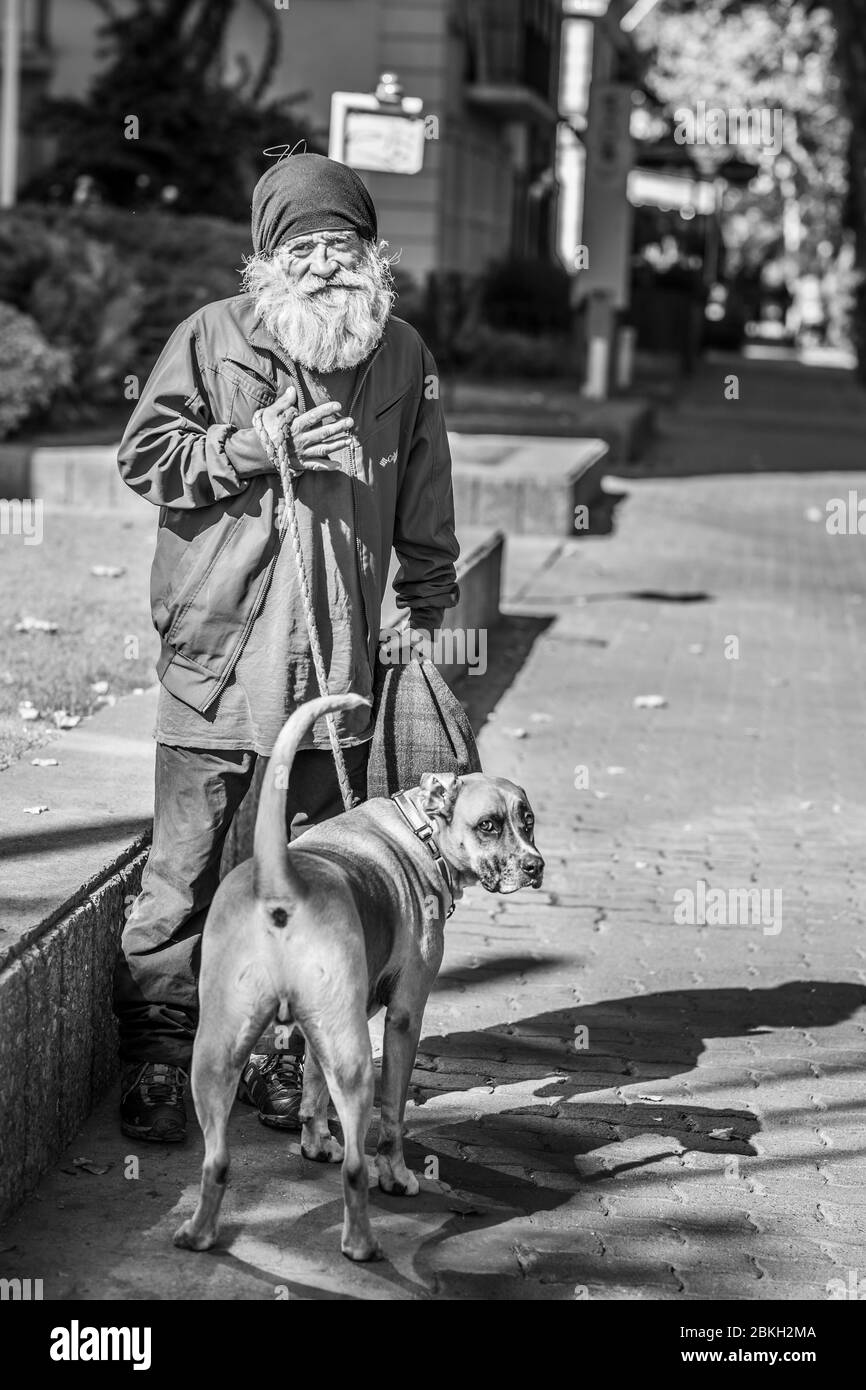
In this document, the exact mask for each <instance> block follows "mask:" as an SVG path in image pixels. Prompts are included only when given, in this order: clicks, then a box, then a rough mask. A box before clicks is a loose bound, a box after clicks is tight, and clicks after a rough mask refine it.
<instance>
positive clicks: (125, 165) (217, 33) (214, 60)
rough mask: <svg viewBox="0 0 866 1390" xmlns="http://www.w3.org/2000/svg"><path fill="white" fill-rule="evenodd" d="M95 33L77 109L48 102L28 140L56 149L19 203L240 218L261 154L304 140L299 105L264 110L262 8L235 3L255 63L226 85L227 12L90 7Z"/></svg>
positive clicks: (276, 104) (294, 98) (274, 41)
mask: <svg viewBox="0 0 866 1390" xmlns="http://www.w3.org/2000/svg"><path fill="white" fill-rule="evenodd" d="M92 3H93V4H94V5H96V6H97V8H98V9H100V10H101V11H102V13H103V14H104V16H105V21H104V23H103V24H102V26H101V28H100V31H99V34H100V40H101V50H100V57H101V58H102V60H103V65H102V67H101V68H100V70H99V72H98V74H97V76H96V77H95V79H94V81H93V83H92V85H91V88H90V91H89V92H88V94H87V97H86V98H85V99H84V100H82V101H79V100H72V99H62V100H48V101H46V103H45V104H44V106H43V109H42V112H41V114H40V117H39V126H40V129H41V130H42V131H43V132H45V133H48V134H53V135H55V137H56V142H57V143H56V155H55V158H54V160H53V162H52V165H51V167H50V168H49V169H47V170H46V171H44V172H43V173H41V174H40V175H39V176H38V178H36V179H34V180H33V181H32V182H31V184H30V185H29V186H28V188H27V189H25V190H24V196H25V197H30V198H32V197H37V198H39V197H41V198H46V197H47V198H52V199H63V200H68V199H69V198H71V197H74V198H76V200H79V201H86V200H88V199H89V198H91V197H102V198H104V199H105V200H106V201H108V202H111V203H116V204H119V205H120V206H123V207H131V208H136V207H146V206H152V205H161V206H164V207H165V206H170V207H172V208H174V209H175V210H176V211H178V212H184V213H208V214H213V215H217V216H222V217H228V218H243V217H246V216H247V215H248V212H249V195H250V191H251V187H252V184H253V183H254V181H255V179H256V177H257V176H258V174H259V173H261V171H262V170H263V169H264V168H265V167H266V166H267V163H268V160H267V158H266V157H265V156H264V155H263V154H262V151H263V150H264V149H265V148H268V147H269V146H271V145H283V144H288V145H290V146H291V145H294V144H295V143H297V142H298V141H300V140H307V141H308V144H309V146H310V148H315V147H316V142H315V141H314V140H313V139H312V137H311V133H310V129H309V127H308V126H307V125H306V123H305V122H304V121H303V120H302V118H300V117H299V116H298V115H297V114H296V113H295V112H294V111H293V110H292V108H293V106H294V105H295V103H297V102H298V101H299V100H300V99H301V97H302V96H303V95H304V94H303V93H294V94H293V95H290V96H283V97H279V98H272V99H271V100H265V99H264V93H265V91H266V89H267V87H268V84H269V83H270V81H271V78H272V76H273V73H274V70H275V67H276V64H277V61H278V58H279V52H280V23H279V15H278V13H277V11H276V10H275V8H274V5H273V4H272V3H271V0H247V3H248V4H250V5H252V6H253V8H255V9H256V11H257V12H258V14H259V15H260V17H261V21H262V40H263V44H262V49H261V57H260V59H259V61H258V63H257V65H254V64H253V62H251V61H250V60H249V58H246V57H243V58H240V59H239V60H238V62H237V64H236V68H237V73H236V77H235V80H233V81H232V80H229V78H228V76H227V74H226V70H225V69H226V62H225V40H226V34H227V31H228V27H229V24H230V22H231V20H232V17H233V14H234V12H235V10H236V8H237V5H236V0H134V3H133V6H132V8H131V9H130V7H129V5H128V4H127V5H125V6H124V7H123V12H122V13H119V12H118V11H117V10H116V9H115V5H114V3H113V0H92Z"/></svg>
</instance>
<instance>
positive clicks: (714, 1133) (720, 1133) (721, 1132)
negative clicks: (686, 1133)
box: [708, 1125, 734, 1140]
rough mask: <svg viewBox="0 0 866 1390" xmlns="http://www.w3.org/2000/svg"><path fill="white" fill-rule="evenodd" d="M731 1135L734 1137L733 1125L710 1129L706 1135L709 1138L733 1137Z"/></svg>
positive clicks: (722, 1138)
mask: <svg viewBox="0 0 866 1390" xmlns="http://www.w3.org/2000/svg"><path fill="white" fill-rule="evenodd" d="M733 1137H734V1127H733V1125H731V1126H729V1128H728V1129H711V1130H710V1132H709V1135H708V1138H710V1139H719V1140H725V1139H733Z"/></svg>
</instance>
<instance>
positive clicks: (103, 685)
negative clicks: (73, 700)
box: [90, 681, 108, 695]
mask: <svg viewBox="0 0 866 1390" xmlns="http://www.w3.org/2000/svg"><path fill="white" fill-rule="evenodd" d="M90 689H91V690H92V691H93V693H94V695H107V694H108V681H94V682H93V684H92V685H91V687H90Z"/></svg>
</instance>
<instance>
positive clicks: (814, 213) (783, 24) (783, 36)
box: [636, 0, 866, 279]
mask: <svg viewBox="0 0 866 1390" xmlns="http://www.w3.org/2000/svg"><path fill="white" fill-rule="evenodd" d="M838 3H839V6H840V8H844V7H845V6H848V5H849V4H850V0H838ZM857 3H858V7H859V8H860V10H861V12H863V11H864V10H866V0H857ZM636 37H637V39H638V41H639V42H640V43H641V45H642V46H643V47H645V48H647V49H648V50H649V53H648V59H649V67H648V74H647V75H648V80H649V83H650V85H651V87H652V88H653V89H654V91H655V92H656V93H657V94H658V95H659V97H660V98H661V99H662V101H664V102H665V104H666V105H667V106H668V108H669V110H670V111H671V112H673V111H674V110H675V109H676V108H677V107H686V108H690V109H692V110H693V109H694V108H695V105H696V103H697V102H698V101H703V102H705V103H706V105H707V107H708V108H709V107H717V108H721V109H722V110H724V111H730V110H748V109H754V108H761V107H766V108H769V109H770V110H771V111H777V110H778V111H779V112H781V120H780V126H779V137H780V139H779V141H778V147H777V148H774V149H773V150H768V149H764V150H761V149H760V148H758V147H755V146H752V147H751V148H749V147H743V148H742V150H741V151H740V153H742V154H744V155H746V157H747V158H752V159H754V160H755V161H756V169H755V174H756V177H755V179H754V180H753V181H752V182H751V184H749V185H748V187H732V188H730V189H729V191H728V194H727V196H726V202H725V213H726V216H725V240H726V244H727V246H728V249H729V252H730V253H731V254H730V256H729V268H730V269H738V268H739V267H740V266H746V267H749V268H756V267H758V266H759V265H761V264H765V263H766V262H768V261H770V260H774V259H777V258H780V257H781V258H784V260H785V262H786V271H787V274H788V276H789V277H790V278H791V279H794V278H796V276H797V275H798V274H799V273H801V272H802V271H803V270H805V269H806V268H807V267H808V266H811V265H812V264H813V263H814V262H815V260H816V257H818V256H819V248H820V255H821V256H822V257H823V258H824V259H825V260H826V259H827V258H828V257H829V256H830V255H832V254H834V253H835V252H837V251H838V249H839V246H840V242H841V240H842V236H843V224H844V207H845V196H846V187H847V181H846V147H847V140H848V124H847V121H846V120H845V118H844V116H843V114H842V112H841V90H840V82H839V78H838V76H837V74H836V72H835V70H834V66H833V59H834V46H835V26H834V22H833V17H832V15H831V13H830V11H829V10H828V9H827V7H826V5H824V6H821V5H816V4H814V3H813V2H812V0H764V3H761V4H756V3H750V0H699V3H698V2H697V0H667V3H666V4H665V5H664V7H663V8H660V9H657V10H655V11H654V12H653V13H651V14H650V15H649V16H648V18H647V19H646V20H645V21H644V22H643V24H642V25H641V26H640V27H639V29H638V30H637V31H636ZM861 97H862V99H863V101H864V103H866V95H864V94H863V93H862V91H861ZM693 152H694V153H697V154H699V155H700V156H701V158H702V159H704V160H705V162H706V164H707V166H708V167H712V165H713V164H714V163H715V164H716V165H718V164H720V163H721V162H723V161H724V159H726V158H728V157H729V156H730V154H731V153H732V151H731V150H730V149H729V148H724V147H713V146H712V145H707V146H705V147H701V148H700V149H698V150H695V151H693Z"/></svg>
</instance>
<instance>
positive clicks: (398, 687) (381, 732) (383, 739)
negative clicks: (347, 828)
mask: <svg viewBox="0 0 866 1390" xmlns="http://www.w3.org/2000/svg"><path fill="white" fill-rule="evenodd" d="M373 698H374V709H375V719H376V723H375V727H374V730H373V739H372V742H371V744H370V758H369V762H368V764H367V798H368V800H369V799H370V798H371V797H374V796H393V794H394V792H399V791H407V790H408V789H409V788H410V787H417V785H418V783H419V782H420V780H421V778H422V776H423V775H424V773H425V772H456V773H457V774H458V776H464V775H465V774H466V773H468V772H480V771H481V759H480V757H479V756H478V746H477V744H476V742H475V735H474V734H473V732H472V726H471V724H470V723H469V720H468V718H467V716H466V711H465V710H464V708H463V706H462V705H461V704H460V701H459V700H458V699H457V697H456V696H455V695H453V694H452V692H451V690H450V689H449V687H448V685H447V684H446V683H445V681H444V680H443V678H442V676H441V675H440V674H439V672H438V671H437V669H436V667H435V666H434V665H433V663H432V662H431V661H428V660H426V658H420V659H413V660H412V661H409V662H407V663H406V664H405V665H389V666H386V665H384V664H383V663H382V662H381V661H377V663H376V671H375V680H374V693H373Z"/></svg>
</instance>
